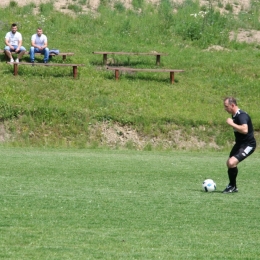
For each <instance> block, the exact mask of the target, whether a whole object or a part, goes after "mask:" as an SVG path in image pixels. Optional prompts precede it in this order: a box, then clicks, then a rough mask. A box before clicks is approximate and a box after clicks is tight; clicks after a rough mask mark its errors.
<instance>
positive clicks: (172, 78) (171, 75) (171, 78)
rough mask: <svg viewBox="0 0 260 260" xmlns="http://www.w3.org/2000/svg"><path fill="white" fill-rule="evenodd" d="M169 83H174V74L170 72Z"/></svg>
mask: <svg viewBox="0 0 260 260" xmlns="http://www.w3.org/2000/svg"><path fill="white" fill-rule="evenodd" d="M170 81H171V83H172V84H173V83H174V72H173V71H171V72H170Z"/></svg>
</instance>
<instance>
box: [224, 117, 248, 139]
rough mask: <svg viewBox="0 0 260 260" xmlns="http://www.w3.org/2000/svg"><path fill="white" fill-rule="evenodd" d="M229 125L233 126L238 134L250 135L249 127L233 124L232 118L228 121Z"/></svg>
mask: <svg viewBox="0 0 260 260" xmlns="http://www.w3.org/2000/svg"><path fill="white" fill-rule="evenodd" d="M227 123H228V124H229V125H230V126H232V127H233V128H234V129H235V130H236V131H237V132H239V133H241V134H244V135H246V134H247V133H248V125H247V124H243V125H237V124H235V123H234V122H233V120H232V119H231V118H228V119H227Z"/></svg>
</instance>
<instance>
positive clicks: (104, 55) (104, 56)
mask: <svg viewBox="0 0 260 260" xmlns="http://www.w3.org/2000/svg"><path fill="white" fill-rule="evenodd" d="M103 64H104V65H107V54H106V53H104V54H103Z"/></svg>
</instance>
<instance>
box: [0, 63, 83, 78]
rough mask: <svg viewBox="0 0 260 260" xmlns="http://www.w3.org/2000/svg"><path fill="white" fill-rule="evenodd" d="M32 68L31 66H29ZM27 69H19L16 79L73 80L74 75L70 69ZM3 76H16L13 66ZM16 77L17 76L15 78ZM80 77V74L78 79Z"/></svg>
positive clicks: (33, 67)
mask: <svg viewBox="0 0 260 260" xmlns="http://www.w3.org/2000/svg"><path fill="white" fill-rule="evenodd" d="M28 67H30V66H28ZM28 67H27V66H26V67H22V66H21V67H19V72H18V75H17V76H16V77H19V76H20V77H54V78H64V77H68V78H71V79H74V78H73V75H72V70H71V69H70V67H69V68H59V70H55V71H53V70H50V68H46V70H45V69H44V70H43V69H42V68H44V66H40V67H37V66H32V68H28ZM3 74H5V75H12V76H14V69H13V65H10V66H9V67H7V69H6V70H4V71H3ZM14 77H15V76H14ZM79 77H80V73H78V76H77V78H79Z"/></svg>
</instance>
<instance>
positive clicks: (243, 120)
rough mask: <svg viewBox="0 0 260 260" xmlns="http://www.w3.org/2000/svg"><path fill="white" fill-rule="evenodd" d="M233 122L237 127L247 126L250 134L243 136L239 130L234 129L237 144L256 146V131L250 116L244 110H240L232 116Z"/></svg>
mask: <svg viewBox="0 0 260 260" xmlns="http://www.w3.org/2000/svg"><path fill="white" fill-rule="evenodd" d="M232 119H233V122H234V123H235V124H237V125H244V124H247V126H248V133H247V134H241V133H239V132H238V131H237V130H235V129H234V135H235V139H236V143H237V144H248V145H251V146H254V147H255V146H256V140H255V137H254V129H253V124H252V121H251V118H250V116H249V115H248V114H247V113H246V112H245V111H243V110H240V109H239V110H238V111H237V113H236V114H235V115H234V116H232Z"/></svg>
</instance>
